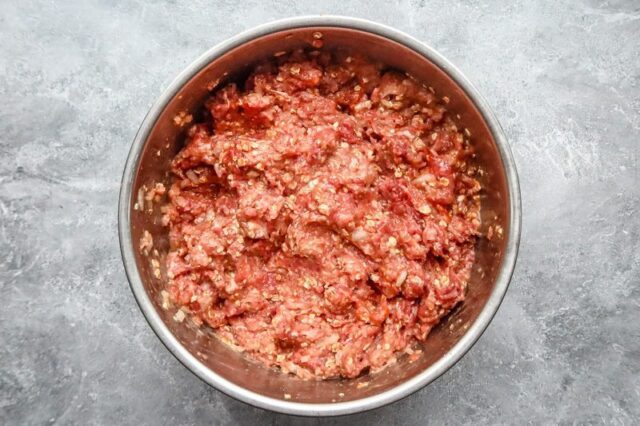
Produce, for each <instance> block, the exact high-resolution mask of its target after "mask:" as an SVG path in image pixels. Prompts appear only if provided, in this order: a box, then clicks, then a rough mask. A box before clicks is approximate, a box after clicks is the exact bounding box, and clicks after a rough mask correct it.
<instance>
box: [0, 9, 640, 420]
mask: <svg viewBox="0 0 640 426" xmlns="http://www.w3.org/2000/svg"><path fill="white" fill-rule="evenodd" d="M239 3H240V2H236V1H220V2H203V1H190V2H177V1H158V2H144V1H130V2H128V1H107V0H101V1H98V0H74V1H60V2H55V1H17V0H2V1H0V305H1V306H2V307H1V308H0V424H8V425H14V424H15V425H22V424H49V423H53V424H61V425H66V424H104V425H110V424H154V425H155V424H171V425H179V424H180V425H181V424H194V425H195V424H262V423H266V424H298V423H300V424H325V423H326V424H345V425H349V424H359V423H367V424H379V425H391V424H415V425H418V424H419V425H422V424H446V423H449V424H453V423H466V424H497V423H499V424H508V423H518V424H521V423H532V424H540V423H611V424H632V423H636V424H637V423H638V422H640V243H639V240H640V218H639V214H640V211H639V210H640V179H639V172H638V166H639V164H638V158H639V155H640V145H639V144H640V141H639V135H640V87H639V83H640V3H638V2H637V1H633V0H629V1H623V0H620V1H615V0H612V1H608V2H596V1H590V0H576V1H573V2H572V1H566V0H565V1H558V2H532V1H525V0H515V1H504V2H500V1H487V0H478V1H469V2H458V1H445V0H438V1H433V2H429V1H424V0H423V1H400V2H397V3H395V2H389V1H371V0H368V1H285V2H276V1H256V0H254V1H251V2H247V3H246V4H245V5H244V6H240V4H239ZM310 13H335V14H346V15H354V16H360V17H365V18H369V19H372V20H376V21H379V22H382V23H386V24H389V25H392V26H394V27H397V28H399V29H401V30H404V31H406V32H408V33H410V34H412V35H414V36H416V37H418V38H420V39H422V40H424V41H426V42H428V43H430V44H432V45H433V46H435V47H436V48H437V49H439V50H440V51H441V52H442V53H443V54H444V55H446V56H447V57H449V58H450V59H451V60H452V61H453V62H454V63H455V64H457V65H458V66H459V67H460V68H461V69H462V70H463V71H464V72H465V73H466V74H467V75H468V76H469V77H470V78H471V80H472V81H474V82H475V83H476V84H477V86H478V87H479V89H480V91H481V92H482V93H483V94H484V95H485V96H486V98H487V99H488V100H489V102H490V103H491V104H492V105H493V106H494V108H495V110H496V113H497V115H498V117H499V118H500V120H501V121H502V124H503V126H504V128H505V131H506V133H507V135H508V137H509V139H510V141H511V143H512V148H513V151H514V155H515V158H516V160H517V164H518V168H519V173H520V177H521V183H522V196H523V210H524V217H523V226H524V228H523V235H522V245H521V251H520V257H519V262H518V267H517V270H516V273H515V276H514V278H513V281H512V285H511V288H510V290H509V293H508V295H507V297H506V299H505V301H504V304H503V306H502V308H501V309H500V311H499V313H498V315H497V316H496V318H495V320H494V321H493V323H492V324H491V326H490V327H489V329H488V331H487V332H486V333H485V335H484V336H483V337H482V338H481V339H480V341H479V342H478V344H477V345H476V346H475V347H474V348H473V349H472V350H471V352H470V353H469V354H468V355H467V356H466V357H465V358H464V359H463V360H462V361H461V362H460V363H459V364H458V365H456V366H455V367H454V368H453V369H451V370H450V371H449V372H448V373H447V374H445V375H444V376H443V377H442V378H440V379H439V380H438V381H437V382H436V383H434V384H433V385H431V386H429V387H428V388H426V389H424V390H422V391H420V392H418V393H416V394H414V395H412V396H411V397H409V398H407V399H405V400H403V401H401V402H399V403H396V404H393V405H391V406H388V407H385V408H382V409H379V410H376V411H373V412H369V413H364V414H361V415H355V416H350V417H345V418H338V419H330V420H319V419H300V418H294V417H287V416H283V415H277V414H273V413H269V412H265V411H262V410H259V409H254V408H251V407H249V406H247V405H244V404H243V403H240V402H237V401H235V400H232V399H230V398H228V397H226V396H224V395H222V394H220V393H219V392H217V391H215V390H213V389H211V388H209V387H208V386H207V385H205V384H204V383H202V382H201V381H200V380H198V379H197V378H196V377H194V376H193V375H192V374H191V373H189V372H188V371H187V370H186V369H185V368H184V367H182V365H180V364H179V363H178V362H177V361H176V360H175V359H174V358H173V357H172V356H171V355H170V354H169V352H168V351H167V350H166V349H165V348H164V347H163V346H162V344H161V343H160V342H159V340H158V339H157V338H156V337H155V336H154V334H153V333H152V332H151V330H150V329H149V327H148V326H147V324H146V323H145V321H144V319H143V317H142V315H141V313H140V312H139V310H138V308H137V306H136V304H135V302H134V300H133V297H132V295H131V293H130V291H129V288H128V284H127V281H126V278H125V275H124V271H123V267H122V264H121V261H120V254H119V249H118V242H117V235H116V203H117V195H118V189H119V183H120V175H121V172H122V169H123V165H124V161H125V158H126V155H127V152H128V150H129V146H130V144H131V141H132V138H133V136H134V134H135V132H136V130H137V127H138V125H139V123H140V122H141V120H142V118H143V116H144V115H145V113H146V111H147V109H148V108H149V106H150V104H151V103H152V102H153V101H154V100H155V98H156V97H157V96H158V95H159V93H160V92H161V90H162V89H163V88H164V87H166V86H167V84H168V83H169V81H170V80H171V79H173V77H174V76H175V75H176V74H177V73H178V72H179V71H180V70H181V69H182V68H183V67H184V66H185V65H186V64H187V63H189V62H190V61H191V60H193V59H194V58H195V57H196V56H197V55H199V54H200V53H201V52H203V51H204V50H205V49H207V48H208V47H210V46H211V45H213V44H215V43H217V42H219V41H221V40H223V39H225V38H227V37H229V36H231V35H233V34H235V33H237V32H239V31H241V30H243V29H246V28H249V27H251V26H254V25H256V24H259V23H263V22H266V21H269V20H273V19H276V18H280V17H286V16H292V15H300V14H310Z"/></svg>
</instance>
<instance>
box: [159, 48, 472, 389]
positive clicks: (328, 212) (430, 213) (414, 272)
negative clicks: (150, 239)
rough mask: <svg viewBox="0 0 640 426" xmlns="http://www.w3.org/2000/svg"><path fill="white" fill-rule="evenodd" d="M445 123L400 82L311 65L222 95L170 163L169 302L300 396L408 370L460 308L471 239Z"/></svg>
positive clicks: (462, 171)
mask: <svg viewBox="0 0 640 426" xmlns="http://www.w3.org/2000/svg"><path fill="white" fill-rule="evenodd" d="M445 101H447V100H446V99H445ZM445 105H446V102H444V101H442V100H439V99H437V98H436V96H435V94H434V93H433V91H432V90H430V89H429V88H427V87H426V86H424V85H423V84H421V83H419V82H417V81H415V80H414V79H412V78H410V77H408V76H407V75H405V74H402V73H399V72H397V71H393V70H388V69H386V68H385V67H384V66H382V65H380V64H377V63H374V62H371V61H369V60H367V59H366V58H363V57H358V56H356V55H353V56H348V55H347V54H343V53H335V52H334V53H327V52H322V53H320V52H319V51H315V52H312V53H304V52H294V53H291V54H289V55H285V56H281V57H279V58H275V59H274V60H273V61H269V62H265V63H262V64H260V65H258V66H257V67H256V68H255V70H254V71H253V73H252V74H251V75H250V76H249V77H248V78H247V79H246V81H244V82H243V83H242V84H241V85H237V84H228V85H226V86H225V87H223V88H221V89H219V90H217V91H215V92H214V93H213V94H212V96H211V97H210V99H209V100H208V101H207V102H206V112H205V114H204V116H205V117H206V118H205V119H204V120H200V122H199V123H197V124H192V125H191V127H190V129H189V130H188V139H187V141H186V144H185V147H184V149H183V150H182V151H181V152H180V153H179V154H178V155H177V156H176V157H175V158H174V160H173V165H172V171H173V174H174V180H173V184H172V185H171V188H170V190H169V191H168V194H169V204H168V206H166V207H165V217H164V220H165V224H166V225H167V226H168V227H169V233H170V241H171V251H170V253H169V255H168V258H167V264H166V267H167V274H168V277H169V282H168V289H167V290H168V292H169V296H170V298H171V300H172V302H173V303H175V304H177V305H178V306H179V307H181V309H182V310H183V311H184V312H186V313H187V316H188V317H190V318H191V319H192V320H193V321H194V322H195V323H196V324H198V325H206V326H209V327H210V328H212V329H213V330H215V333H216V334H217V336H218V337H219V338H221V339H222V340H223V341H225V342H227V343H229V344H231V345H233V346H234V347H236V348H238V349H240V350H242V351H244V352H245V353H246V354H247V356H249V357H251V358H253V359H257V360H259V361H261V362H262V363H264V364H266V365H268V366H276V367H279V368H280V369H281V370H283V371H285V372H290V373H293V374H296V375H298V376H300V377H303V378H316V379H326V378H332V377H346V378H352V377H356V376H358V375H360V374H362V373H364V372H367V371H376V370H379V369H381V368H383V367H385V366H387V365H389V364H390V363H392V362H394V361H395V360H396V359H397V357H398V356H400V355H401V354H403V353H414V350H415V349H416V345H417V344H418V343H419V342H420V341H424V339H426V338H427V335H428V333H429V331H430V330H431V329H432V328H433V327H434V325H436V324H437V323H438V321H439V320H440V319H441V318H442V317H443V316H444V315H446V314H447V313H448V312H449V311H450V310H451V309H452V308H453V307H454V306H455V305H456V304H458V303H459V302H461V301H462V300H463V299H464V294H465V289H466V283H467V280H468V278H469V273H470V268H471V265H472V263H473V259H474V244H475V239H476V236H477V234H478V227H479V224H480V222H479V216H478V210H479V196H478V195H477V193H478V191H479V190H480V185H479V184H478V182H477V181H476V180H475V179H474V178H473V177H472V173H471V172H470V170H471V168H470V167H468V166H467V160H468V157H469V156H470V155H471V147H470V145H469V142H468V140H466V138H465V137H464V132H462V131H461V129H458V128H457V127H456V125H455V124H454V121H453V120H452V119H451V117H450V116H449V114H448V112H447V110H446V108H445Z"/></svg>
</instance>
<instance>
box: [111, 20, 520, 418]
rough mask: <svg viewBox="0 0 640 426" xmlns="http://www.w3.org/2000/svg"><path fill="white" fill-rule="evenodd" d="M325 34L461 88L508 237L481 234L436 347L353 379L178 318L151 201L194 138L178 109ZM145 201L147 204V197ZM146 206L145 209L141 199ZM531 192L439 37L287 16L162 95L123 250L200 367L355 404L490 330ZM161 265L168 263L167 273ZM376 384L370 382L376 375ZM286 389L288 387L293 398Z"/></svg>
mask: <svg viewBox="0 0 640 426" xmlns="http://www.w3.org/2000/svg"><path fill="white" fill-rule="evenodd" d="M316 32H319V33H321V34H322V40H323V42H324V47H323V48H325V49H332V48H336V47H341V48H348V49H354V50H356V51H359V52H363V53H365V54H367V55H369V56H370V57H372V58H374V59H377V60H380V61H382V62H384V63H386V64H388V65H390V66H392V67H395V68H397V69H401V70H404V71H406V72H408V73H410V74H411V75H413V76H415V77H416V78H418V79H419V80H422V81H424V82H428V84H429V85H430V86H432V87H433V88H434V89H435V90H436V93H437V94H438V95H441V96H447V97H448V98H449V99H450V102H449V104H448V108H449V110H450V111H452V112H453V113H454V114H459V116H460V118H459V122H460V125H461V126H464V127H466V128H468V129H469V131H470V132H471V135H472V141H473V143H474V144H475V146H476V147H477V148H478V155H477V159H476V161H477V162H478V163H479V164H480V165H481V166H482V167H483V169H484V170H485V172H486V173H485V174H484V176H483V177H482V179H481V183H482V185H483V188H484V191H483V199H482V222H483V225H482V226H483V228H484V231H486V230H487V229H488V227H489V226H500V227H502V229H503V230H504V233H503V234H502V238H499V236H498V237H496V238H493V239H491V240H488V239H481V240H480V241H479V242H478V245H477V259H476V263H475V265H474V268H473V274H472V277H471V280H470V283H469V290H468V294H467V298H466V301H465V302H464V304H462V305H461V306H460V307H459V308H457V309H456V310H455V312H453V313H452V314H451V315H449V316H448V317H447V318H446V319H445V320H444V321H443V322H442V323H441V324H440V325H439V326H438V327H436V328H435V329H434V330H433V331H432V333H431V335H430V336H429V338H428V340H427V342H426V343H425V344H424V354H423V355H422V357H421V358H420V359H419V360H417V361H415V362H413V363H409V362H408V361H401V362H398V363H397V364H395V365H393V366H391V367H389V368H387V369H386V370H384V371H382V372H380V373H377V374H373V375H367V376H364V377H361V378H358V379H353V380H329V381H303V380H300V379H298V378H296V377H292V376H288V375H285V374H282V373H279V372H276V371H274V370H271V369H267V368H265V367H262V366H261V365H258V364H256V363H254V362H252V361H250V360H248V359H246V358H245V357H244V356H242V355H241V354H239V353H237V352H235V351H233V350H231V349H229V348H228V347H227V346H225V345H224V344H221V343H220V342H219V341H218V340H217V339H215V338H211V336H210V335H209V334H208V333H207V332H203V331H202V330H198V329H196V328H194V327H192V326H189V325H188V321H184V322H182V323H179V322H176V321H174V320H173V319H172V316H173V312H172V311H171V310H164V309H162V307H161V305H162V302H161V296H160V292H161V290H162V289H163V286H164V282H165V275H164V270H163V268H162V264H163V259H164V256H165V255H166V253H167V250H168V239H167V230H166V228H163V227H162V226H160V224H159V217H160V212H159V209H158V206H157V204H156V205H155V206H152V207H150V206H148V205H146V204H145V203H144V202H143V203H142V204H145V206H144V208H143V209H142V211H141V209H140V207H141V206H140V203H139V202H138V197H139V194H140V189H141V188H143V186H147V187H148V186H151V185H152V184H153V183H155V182H164V183H165V184H168V182H169V180H170V176H169V164H170V161H171V158H172V157H173V156H174V155H175V154H176V153H177V152H178V151H179V149H180V147H181V144H182V143H183V141H184V134H183V133H184V129H183V128H180V127H179V126H176V124H175V123H174V121H173V118H174V117H175V116H176V115H177V114H178V113H180V112H182V111H185V112H192V113H195V112H196V111H198V109H199V108H200V107H201V106H202V104H203V101H204V99H205V98H206V97H207V96H208V94H209V89H210V88H211V87H212V85H214V84H215V83H216V82H224V81H227V80H230V79H233V78H234V76H238V75H242V74H243V73H244V72H246V70H247V69H249V68H250V67H251V65H252V64H254V63H255V62H256V61H259V60H261V59H265V58H268V57H271V56H272V55H273V54H274V53H276V52H279V51H283V50H284V51H288V50H292V49H294V48H298V47H306V46H308V45H309V43H311V42H312V41H313V40H314V38H313V34H314V33H316ZM136 204H138V205H137V206H136ZM136 207H138V209H136ZM520 221H521V218H520V193H519V187H518V178H517V174H516V169H515V165H514V161H513V158H512V156H511V152H510V150H509V145H508V144H507V141H506V139H505V136H504V133H503V131H502V129H501V128H500V125H499V124H498V120H497V119H496V117H495V116H494V114H493V112H492V111H491V109H490V108H489V106H488V105H487V103H486V102H485V100H484V99H483V98H482V96H480V94H479V93H478V91H477V90H476V89H475V88H474V87H473V85H471V83H470V82H469V81H468V80H467V79H466V78H465V77H464V76H463V75H462V73H461V72H460V71H459V70H458V69H457V68H455V67H454V66H453V65H452V64H451V63H450V62H449V61H447V60H446V59H445V58H444V57H442V56H441V55H440V54H439V53H437V52H436V51H435V50H433V49H432V48H431V47H429V46H427V45H425V44H424V43H421V42H419V41H418V40H416V39H414V38H412V37H410V36H408V35H406V34H404V33H401V32H399V31H397V30H394V29H392V28H389V27H386V26H383V25H380V24H376V23H373V22H369V21H365V20H361V19H354V18H346V17H337V16H309V17H299V18H292V19H286V20H281V21H277V22H273V23H269V24H266V25H262V26H260V27H257V28H254V29H252V30H249V31H246V32H244V33H242V34H240V35H238V36H236V37H233V38H231V39H230V40H227V41H225V42H223V43H221V44H219V45H217V46H215V47H213V48H212V49H210V50H209V51H208V52H206V53H205V54H204V55H203V56H201V57H200V58H199V59H197V60H196V61H195V62H193V63H192V64H191V65H189V66H188V67H187V68H186V69H185V70H184V71H183V72H182V74H180V75H179V76H178V77H177V78H176V80H175V81H174V82H173V83H172V84H171V85H170V86H169V88H168V89H167V90H166V91H165V92H164V93H163V94H162V96H160V98H159V99H158V101H157V102H156V103H155V104H154V105H153V107H152V108H151V110H150V111H149V113H148V114H147V116H146V117H145V119H144V121H143V123H142V126H141V127H140V130H139V132H138V134H137V135H136V138H135V140H134V142H133V146H132V147H131V152H130V153H129V158H128V160H127V164H126V166H125V170H124V176H123V179H122V188H121V192H120V205H119V234H120V247H121V250H122V258H123V261H124V265H125V269H126V272H127V276H128V278H129V282H130V284H131V289H132V290H133V294H134V295H135V298H136V300H137V301H138V304H139V305H140V309H141V310H142V313H143V314H144V316H145V317H146V319H147V321H148V322H149V324H150V325H151V327H152V328H153V330H154V331H155V333H156V334H157V335H158V337H160V339H161V340H162V342H163V343H164V344H165V345H166V347H167V348H168V349H169V350H170V351H171V352H172V353H173V354H174V355H175V356H176V358H178V359H179V360H180V361H181V362H182V363H183V364H184V365H185V366H186V367H187V368H188V369H189V370H191V371H192V372H193V373H195V374H196V375H197V376H199V377H200V378H201V379H202V380H204V381H205V382H207V383H209V384H210V385H211V386H214V387H215V388H217V389H219V390H220V391H222V392H224V393H226V394H227V395H230V396H232V397H234V398H237V399H239V400H241V401H244V402H247V403H249V404H252V405H255V406H257V407H262V408H266V409H270V410H274V411H279V412H283V413H290V414H298V415H307V416H319V415H340V414H348V413H355V412H359V411H364V410H369V409H372V408H376V407H380V406H382V405H385V404H388V403H391V402H394V401H397V400H398V399H400V398H403V397H405V396H407V395H409V394H410V393H412V392H415V391H416V390H418V389H420V388H422V387H423V386H425V385H427V384H429V383H430V382H432V381H433V380H435V379H436V378H437V377H438V376H440V375H441V374H443V373H444V372H445V371H446V370H447V369H449V368H450V367H451V366H452V365H454V364H455V363H456V362H457V361H458V360H459V359H460V358H461V357H462V356H463V355H464V354H465V353H466V352H467V351H468V350H469V348H470V347H471V346H472V345H473V344H474V343H475V342H476V340H478V338H479V337H480V335H481V334H482V332H483V331H484V330H485V329H486V328H487V326H488V325H489V322H490V321H491V319H492V318H493V316H494V314H495V313H496V311H497V309H498V306H499V305H500V302H501V301H502V298H503V297H504V295H505V292H506V290H507V286H508V284H509V280H510V278H511V274H512V272H513V269H514V266H515V262H516V255H517V251H518V243H519V238H520ZM145 230H147V231H149V232H150V233H151V234H152V236H153V239H154V243H155V244H154V247H155V248H156V249H157V250H158V252H157V254H154V253H152V254H150V255H148V256H146V255H143V254H142V253H141V252H140V250H139V241H140V238H141V236H142V235H143V232H144V231H145ZM157 265H161V268H160V271H159V272H160V274H159V276H156V275H158V271H157V270H156V269H157ZM365 383H367V384H366V385H364V384H365ZM285 394H286V395H287V397H285Z"/></svg>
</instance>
